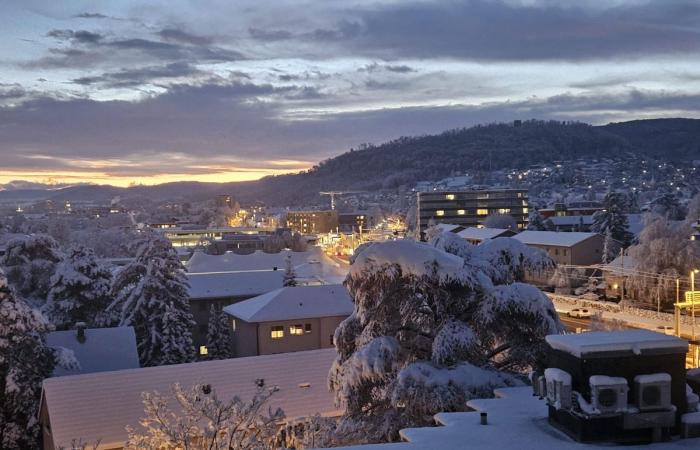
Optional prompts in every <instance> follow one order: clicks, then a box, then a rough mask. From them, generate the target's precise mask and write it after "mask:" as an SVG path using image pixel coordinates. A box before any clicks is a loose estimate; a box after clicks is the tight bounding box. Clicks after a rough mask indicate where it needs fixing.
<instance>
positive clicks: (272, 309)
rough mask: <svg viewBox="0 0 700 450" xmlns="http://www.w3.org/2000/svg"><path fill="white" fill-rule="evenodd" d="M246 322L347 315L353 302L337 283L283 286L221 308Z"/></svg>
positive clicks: (351, 308)
mask: <svg viewBox="0 0 700 450" xmlns="http://www.w3.org/2000/svg"><path fill="white" fill-rule="evenodd" d="M224 311H225V312H226V313H228V314H230V315H232V316H234V317H238V318H239V319H242V320H245V321H246V322H269V321H273V320H291V319H310V318H315V317H333V316H349V315H350V314H351V313H352V311H353V303H352V299H351V298H350V294H348V291H347V289H345V287H344V286H343V285H340V284H331V285H324V286H295V287H284V288H281V289H277V290H274V291H272V292H268V293H267V294H263V295H260V296H258V297H255V298H251V299H248V300H245V301H242V302H239V303H235V304H233V305H229V306H227V307H225V308H224Z"/></svg>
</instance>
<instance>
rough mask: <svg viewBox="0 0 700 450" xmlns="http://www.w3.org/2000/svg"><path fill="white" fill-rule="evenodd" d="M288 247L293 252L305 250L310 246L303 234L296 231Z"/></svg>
mask: <svg viewBox="0 0 700 450" xmlns="http://www.w3.org/2000/svg"><path fill="white" fill-rule="evenodd" d="M288 247H289V248H290V249H292V251H293V252H305V251H306V250H307V248H308V242H307V241H306V239H305V238H304V236H302V235H301V234H299V233H294V235H293V236H292V239H291V242H290V243H289V246H288Z"/></svg>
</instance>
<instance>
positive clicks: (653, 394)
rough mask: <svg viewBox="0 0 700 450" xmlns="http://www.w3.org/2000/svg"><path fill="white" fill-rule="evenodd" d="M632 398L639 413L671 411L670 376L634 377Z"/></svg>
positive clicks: (659, 374)
mask: <svg viewBox="0 0 700 450" xmlns="http://www.w3.org/2000/svg"><path fill="white" fill-rule="evenodd" d="M634 397H635V399H636V406H637V408H639V410H640V411H659V410H668V409H671V375H669V374H667V373H654V374H650V375H637V376H636V377H634Z"/></svg>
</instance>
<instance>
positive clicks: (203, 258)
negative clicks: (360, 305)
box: [185, 247, 325, 273]
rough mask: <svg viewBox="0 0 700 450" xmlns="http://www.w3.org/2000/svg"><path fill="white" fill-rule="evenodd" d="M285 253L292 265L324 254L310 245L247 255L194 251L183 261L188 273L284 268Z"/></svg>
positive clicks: (304, 262)
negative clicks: (304, 248)
mask: <svg viewBox="0 0 700 450" xmlns="http://www.w3.org/2000/svg"><path fill="white" fill-rule="evenodd" d="M287 255H289V256H291V258H292V265H293V266H299V265H301V264H306V263H308V262H312V261H321V258H322V257H323V256H325V255H324V253H323V251H322V249H321V248H320V247H311V248H310V249H309V250H307V251H305V252H292V251H281V252H279V253H265V252H262V251H259V250H258V251H256V252H254V253H251V254H249V255H239V254H236V253H224V254H223V255H207V254H206V253H204V252H201V251H196V252H194V254H193V255H192V257H191V258H190V260H189V261H187V263H185V267H187V271H188V272H190V273H205V272H231V271H249V270H272V269H273V268H275V267H277V268H278V269H282V270H284V267H285V262H286V259H287Z"/></svg>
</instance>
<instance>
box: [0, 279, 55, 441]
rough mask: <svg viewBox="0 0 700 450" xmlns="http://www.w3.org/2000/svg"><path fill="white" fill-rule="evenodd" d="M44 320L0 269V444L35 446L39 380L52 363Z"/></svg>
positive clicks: (45, 374)
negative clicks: (16, 290) (9, 284)
mask: <svg viewBox="0 0 700 450" xmlns="http://www.w3.org/2000/svg"><path fill="white" fill-rule="evenodd" d="M47 331H48V323H47V322H46V320H45V319H44V318H43V316H42V315H41V314H40V313H39V312H37V311H36V310H34V309H32V308H31V307H29V305H27V304H26V303H25V302H24V301H23V300H21V299H19V298H17V297H16V296H15V293H14V292H13V290H12V289H11V288H10V287H9V286H8V284H7V279H6V278H5V275H4V273H3V272H2V271H1V270H0V448H2V449H6V450H15V449H17V450H19V449H28V448H38V447H39V442H38V438H39V431H40V430H39V426H38V423H37V418H36V412H37V409H38V404H39V396H40V394H41V382H42V381H43V380H44V378H47V377H48V376H49V375H50V374H51V372H52V370H53V366H54V356H53V352H52V351H51V350H50V349H49V348H48V347H47V346H46V342H45V334H46V332H47Z"/></svg>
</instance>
